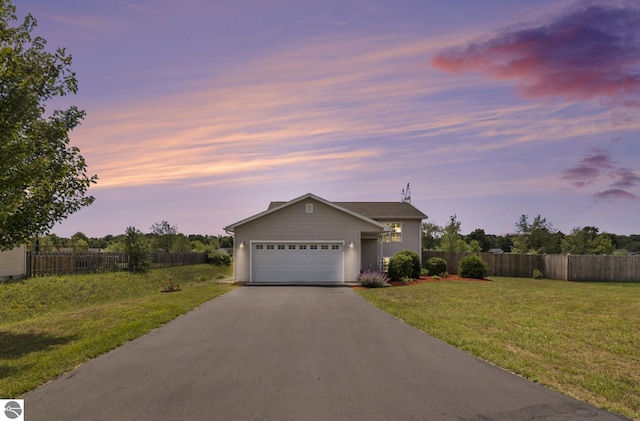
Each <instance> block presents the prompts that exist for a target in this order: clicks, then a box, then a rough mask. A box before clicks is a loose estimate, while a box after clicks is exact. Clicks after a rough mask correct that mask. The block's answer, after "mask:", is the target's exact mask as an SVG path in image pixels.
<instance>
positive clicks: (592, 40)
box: [432, 3, 640, 106]
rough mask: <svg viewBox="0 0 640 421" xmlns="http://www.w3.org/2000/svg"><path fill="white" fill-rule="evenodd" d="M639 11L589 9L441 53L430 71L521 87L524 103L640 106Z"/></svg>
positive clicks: (594, 6)
mask: <svg viewBox="0 0 640 421" xmlns="http://www.w3.org/2000/svg"><path fill="white" fill-rule="evenodd" d="M638 28H640V8H638V7H631V6H628V7H615V6H608V5H605V4H604V3H603V4H602V5H598V4H595V5H591V6H588V7H585V8H581V9H575V10H574V11H572V12H570V13H568V14H566V15H564V16H559V17H557V18H556V19H554V20H552V21H550V22H546V23H542V24H540V25H539V26H536V27H531V28H518V29H512V30H509V31H507V32H503V33H500V34H498V35H496V36H494V37H492V38H490V39H489V40H486V41H482V42H477V43H471V44H468V45H466V46H463V47H458V48H454V49H450V50H446V51H442V52H440V53H439V54H437V55H436V56H435V57H434V58H433V59H432V65H433V66H434V67H436V68H438V69H440V70H443V71H447V72H464V71H478V72H480V73H483V74H486V75H488V76H490V77H493V78H496V79H502V80H516V81H518V82H519V91H520V93H521V94H522V95H523V96H524V97H527V98H535V97H560V98H564V99H568V100H580V101H584V100H591V99H599V100H602V101H604V102H607V103H614V104H622V105H625V106H640V70H639V69H640V37H639V36H638V33H639V29H638Z"/></svg>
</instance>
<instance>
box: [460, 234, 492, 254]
mask: <svg viewBox="0 0 640 421" xmlns="http://www.w3.org/2000/svg"><path fill="white" fill-rule="evenodd" d="M465 239H466V240H467V242H468V243H469V244H471V242H472V241H476V242H477V245H478V246H479V248H480V249H479V250H472V251H474V252H480V251H489V250H490V249H491V248H493V241H492V239H491V237H489V236H488V235H487V234H486V233H485V232H484V230H483V229H480V228H478V229H475V230H473V231H471V233H469V234H468V235H467V236H465Z"/></svg>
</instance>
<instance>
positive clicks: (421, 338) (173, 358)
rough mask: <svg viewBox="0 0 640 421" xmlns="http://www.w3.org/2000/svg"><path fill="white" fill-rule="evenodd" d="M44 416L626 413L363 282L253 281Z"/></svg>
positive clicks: (104, 364) (85, 382)
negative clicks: (537, 376) (372, 300)
mask: <svg viewBox="0 0 640 421" xmlns="http://www.w3.org/2000/svg"><path fill="white" fill-rule="evenodd" d="M24 399H25V419H28V420H30V421H34V420H109V421H112V420H136V421H139V420H449V419H453V420H531V419H545V420H621V419H623V418H621V417H618V416H616V415H613V414H611V413H608V412H606V411H602V410H598V409H595V408H593V407H591V406H589V405H586V404H584V403H582V402H579V401H576V400H573V399H571V398H568V397H565V396H563V395H560V394H558V393H555V392H552V391H550V390H548V389H546V388H544V387H542V386H540V385H537V384H535V383H532V382H529V381H526V380H524V379H521V378H519V377H516V376H514V375H511V374H509V373H506V372H504V371H502V370H500V369H498V368H496V367H493V366H490V365H488V364H486V363H484V362H482V361H479V360H477V359H475V358H473V357H471V356H469V355H468V354H466V353H464V352H462V351H459V350H457V349H455V348H453V347H451V346H449V345H446V344H445V343H443V342H441V341H439V340H437V339H434V338H432V337H429V336H427V335H425V334H423V333H421V332H419V331H418V330H416V329H414V328H412V327H409V326H407V325H405V324H404V323H402V322H401V321H400V320H397V319H395V318H393V317H392V316H390V315H388V314H387V313H384V312H382V311H380V310H378V309H376V308H375V307H373V306H372V305H371V304H369V303H368V302H366V301H365V300H364V299H363V298H361V297H360V296H359V295H358V294H357V293H356V292H354V291H352V290H351V289H349V288H344V287H343V288H322V287H243V288H238V289H236V290H234V291H232V292H230V293H228V294H226V295H223V296H222V297H219V298H217V299H215V300H213V301H210V302H208V303H207V304H205V305H203V306H201V307H199V308H198V309H196V310H194V311H192V312H190V313H188V314H186V315H184V316H182V317H179V318H178V319H176V320H174V321H172V322H171V323H169V324H167V325H165V326H164V327H162V328H160V329H157V330H155V331H153V332H151V333H149V334H148V335H146V336H144V337H141V338H139V339H137V340H135V341H132V342H130V343H128V344H126V345H124V346H122V347H120V348H118V349H116V350H114V351H112V352H109V353H107V354H105V355H103V356H101V357H99V358H96V359H95V360H92V361H91V362H89V363H87V364H85V365H83V366H81V367H79V368H78V369H76V370H74V371H72V372H70V373H67V374H66V375H64V376H62V377H60V378H59V379H57V380H56V381H54V382H51V383H49V384H47V385H45V386H43V387H41V388H39V389H37V390H35V391H33V392H31V393H29V394H27V395H25V397H24Z"/></svg>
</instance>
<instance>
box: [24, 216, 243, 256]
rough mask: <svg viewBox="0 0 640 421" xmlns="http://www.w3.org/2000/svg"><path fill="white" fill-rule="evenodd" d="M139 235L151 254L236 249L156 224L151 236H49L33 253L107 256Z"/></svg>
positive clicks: (225, 241) (223, 240)
mask: <svg viewBox="0 0 640 421" xmlns="http://www.w3.org/2000/svg"><path fill="white" fill-rule="evenodd" d="M134 234H135V237H136V240H135V241H137V242H144V243H146V246H147V247H146V248H148V249H149V251H152V252H156V251H165V252H170V253H186V252H192V251H196V252H202V253H210V252H212V251H215V250H220V249H231V248H233V237H231V236H221V235H217V236H215V235H201V234H189V235H185V234H182V233H180V231H179V230H178V227H177V226H176V225H171V224H169V223H168V222H167V221H162V222H157V223H154V224H153V225H152V226H151V227H150V228H149V232H147V233H143V232H142V231H140V230H139V229H137V228H135V227H128V228H127V229H126V230H125V232H124V233H123V234H117V235H106V236H104V237H100V238H97V237H88V236H87V235H85V234H84V233H83V232H76V233H75V234H73V235H72V236H71V237H70V238H64V237H59V236H58V235H56V234H46V235H43V236H40V237H36V238H34V239H32V240H31V241H30V242H29V249H30V250H33V251H42V252H56V251H64V250H74V251H88V250H89V249H93V250H100V251H104V252H114V253H117V252H125V251H127V242H131V237H132V236H133V235H134Z"/></svg>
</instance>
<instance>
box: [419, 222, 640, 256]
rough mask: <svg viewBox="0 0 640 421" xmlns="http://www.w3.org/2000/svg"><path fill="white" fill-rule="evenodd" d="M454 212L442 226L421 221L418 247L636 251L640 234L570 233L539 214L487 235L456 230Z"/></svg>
mask: <svg viewBox="0 0 640 421" xmlns="http://www.w3.org/2000/svg"><path fill="white" fill-rule="evenodd" d="M461 224H462V223H461V222H460V221H459V220H458V218H457V216H456V215H452V216H451V217H450V218H449V222H448V223H447V225H445V226H439V225H437V224H435V223H431V222H427V223H424V224H422V247H423V249H425V250H438V251H451V252H490V251H495V252H505V253H522V254H629V253H640V235H616V234H610V233H606V232H600V230H599V229H598V228H597V227H593V226H586V227H577V228H574V229H573V230H571V233H569V234H564V233H563V232H561V231H559V230H556V229H554V228H553V224H552V223H551V222H549V221H547V219H546V218H543V217H542V216H541V215H538V216H536V217H535V218H533V220H530V218H529V216H528V215H521V216H520V218H519V219H518V221H517V222H516V223H515V224H514V230H515V233H514V234H507V235H502V236H498V235H493V234H487V233H486V232H485V231H484V229H480V228H479V229H475V230H473V231H472V232H471V233H469V234H468V235H463V234H461V233H460V227H461Z"/></svg>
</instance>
